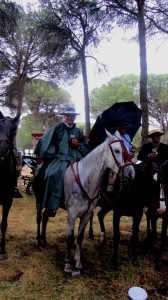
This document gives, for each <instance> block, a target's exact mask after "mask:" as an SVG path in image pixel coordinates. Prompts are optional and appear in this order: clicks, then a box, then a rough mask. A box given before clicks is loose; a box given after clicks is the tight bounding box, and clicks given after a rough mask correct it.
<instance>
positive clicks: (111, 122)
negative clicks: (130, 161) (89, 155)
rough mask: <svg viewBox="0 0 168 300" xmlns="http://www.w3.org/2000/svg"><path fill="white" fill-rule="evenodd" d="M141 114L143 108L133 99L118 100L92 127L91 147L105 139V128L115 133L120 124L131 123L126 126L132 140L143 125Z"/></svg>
mask: <svg viewBox="0 0 168 300" xmlns="http://www.w3.org/2000/svg"><path fill="white" fill-rule="evenodd" d="M141 114H142V110H141V109H140V108H138V106H137V105H136V104H135V103H134V102H133V101H130V102H117V103H115V104H113V105H112V106H111V107H109V108H108V109H106V110H104V111H103V112H102V114H101V115H99V116H98V117H97V119H96V122H95V124H94V125H93V127H92V129H91V132H90V135H89V139H90V145H91V148H95V147H96V146H98V145H99V144H101V143H102V142H103V141H104V140H105V138H106V132H105V129H107V130H108V131H109V132H110V133H112V134H113V133H114V132H115V131H116V127H119V124H121V125H122V124H125V125H126V124H127V125H128V124H129V125H130V126H128V127H127V126H126V127H127V133H128V134H129V136H130V138H131V141H132V139H133V138H134V136H135V134H136V133H137V131H138V129H139V128H140V126H141Z"/></svg>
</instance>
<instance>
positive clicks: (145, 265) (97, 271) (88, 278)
mask: <svg viewBox="0 0 168 300" xmlns="http://www.w3.org/2000/svg"><path fill="white" fill-rule="evenodd" d="M24 190H25V187H23V186H20V191H21V192H22V194H23V196H24V198H23V199H14V201H13V206H12V208H11V210H10V215H9V219H8V230H7V245H6V248H7V252H8V259H7V260H2V261H0V268H1V272H0V299H3V300H9V299H10V300H16V299H19V300H39V299H40V300H48V299H50V300H53V299H59V300H66V299H70V300H71V299H72V300H78V299H80V300H105V299H106V300H108V299H110V300H126V299H128V296H127V295H128V290H129V288H130V287H132V286H140V287H142V288H144V289H145V290H146V291H147V293H148V296H149V299H150V300H162V299H164V300H168V269H167V266H168V254H167V253H165V256H164V258H163V259H162V263H161V264H160V266H159V268H156V264H155V260H154V258H155V255H154V254H155V253H154V252H153V250H152V249H150V248H148V247H147V244H146V240H145V239H146V220H145V216H144V217H143V220H142V222H141V226H140V231H141V234H140V244H139V256H138V263H137V264H134V263H133V262H132V259H131V253H130V249H129V239H130V235H131V226H132V223H131V218H128V217H122V219H121V242H120V246H119V264H120V269H119V271H115V270H114V269H112V266H111V257H112V213H108V214H107V216H106V219H105V223H106V228H107V243H106V245H104V246H102V247H100V246H99V238H100V229H99V224H98V220H97V216H96V213H95V216H94V224H93V226H94V235H95V239H94V240H93V241H90V240H89V239H88V227H87V228H86V232H85V239H84V241H83V246H82V256H83V263H84V270H83V272H82V274H81V276H80V277H74V278H70V279H65V278H64V277H63V268H64V258H65V255H66V236H67V225H66V216H67V213H66V212H65V211H64V210H62V209H60V210H59V211H58V214H57V215H56V217H55V218H50V219H49V223H48V228H47V242H48V245H47V246H46V247H45V248H44V249H39V248H38V247H37V245H36V205H35V199H34V197H31V196H29V197H28V196H27V195H26V194H25V193H24ZM0 209H1V208H0ZM96 210H98V209H96ZM0 212H1V211H0ZM158 225H159V231H160V230H161V223H160V221H159V224H158ZM76 229H77V225H76Z"/></svg>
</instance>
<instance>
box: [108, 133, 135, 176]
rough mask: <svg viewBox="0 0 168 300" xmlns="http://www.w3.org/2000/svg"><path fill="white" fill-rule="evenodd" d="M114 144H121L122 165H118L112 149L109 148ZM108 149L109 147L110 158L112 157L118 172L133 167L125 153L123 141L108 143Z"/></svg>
mask: <svg viewBox="0 0 168 300" xmlns="http://www.w3.org/2000/svg"><path fill="white" fill-rule="evenodd" d="M116 142H119V143H120V144H121V149H122V158H123V163H122V164H120V163H119V161H118V160H117V158H116V156H115V153H114V150H113V148H112V147H110V146H111V145H112V144H114V143H116ZM109 147H110V151H111V153H112V156H113V158H114V160H115V163H116V165H117V167H118V169H119V172H120V171H121V170H123V169H124V168H125V167H127V166H130V165H133V162H132V161H131V159H130V157H129V155H128V151H127V148H126V147H125V145H124V141H123V140H120V139H117V140H114V141H112V142H110V141H109Z"/></svg>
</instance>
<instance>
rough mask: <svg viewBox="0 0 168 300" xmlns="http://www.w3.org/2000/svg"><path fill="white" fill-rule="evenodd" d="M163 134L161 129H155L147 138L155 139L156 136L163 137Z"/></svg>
mask: <svg viewBox="0 0 168 300" xmlns="http://www.w3.org/2000/svg"><path fill="white" fill-rule="evenodd" d="M163 134H164V132H163V131H161V130H160V129H153V130H150V131H149V133H148V135H147V137H148V138H152V137H154V136H161V135H163Z"/></svg>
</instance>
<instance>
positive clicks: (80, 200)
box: [64, 132, 135, 273]
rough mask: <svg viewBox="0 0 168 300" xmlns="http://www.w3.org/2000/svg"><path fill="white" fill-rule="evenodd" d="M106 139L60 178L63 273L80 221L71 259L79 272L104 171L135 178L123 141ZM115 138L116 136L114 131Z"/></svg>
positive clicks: (69, 259) (66, 267)
mask: <svg viewBox="0 0 168 300" xmlns="http://www.w3.org/2000/svg"><path fill="white" fill-rule="evenodd" d="M107 135H108V139H107V140H106V141H105V142H103V143H102V144H101V145H99V146H98V147H96V148H95V149H94V150H93V151H91V152H90V153H89V154H88V155H87V156H85V157H84V158H83V159H82V160H81V161H79V162H76V163H74V164H73V165H70V166H69V167H68V168H67V170H66V173H65V177H64V194H65V207H66V209H67V211H68V218H67V222H68V238H67V248H68V249H67V255H66V258H65V268H64V272H65V273H72V271H73V270H72V268H71V260H72V254H73V252H74V251H73V249H74V226H75V221H76V219H77V218H80V222H79V228H78V234H77V241H76V248H75V254H74V257H73V258H74V260H75V262H76V264H75V268H77V269H78V270H80V269H82V263H81V245H82V241H83V237H84V232H85V228H86V225H87V223H88V221H89V219H90V217H91V215H92V213H93V210H94V208H95V207H96V206H97V202H98V196H99V186H100V182H101V180H102V178H103V175H104V173H105V171H106V169H107V168H109V169H111V170H113V172H115V173H116V174H117V173H118V172H119V171H120V169H124V175H125V176H126V177H127V178H130V179H131V180H132V179H133V178H134V176H135V172H134V168H133V165H132V162H131V161H130V159H129V156H128V151H127V149H126V147H125V146H124V143H123V141H122V140H121V139H120V138H119V139H118V138H116V136H113V135H111V134H110V133H109V132H107ZM117 136H119V137H120V135H119V133H118V132H117Z"/></svg>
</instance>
